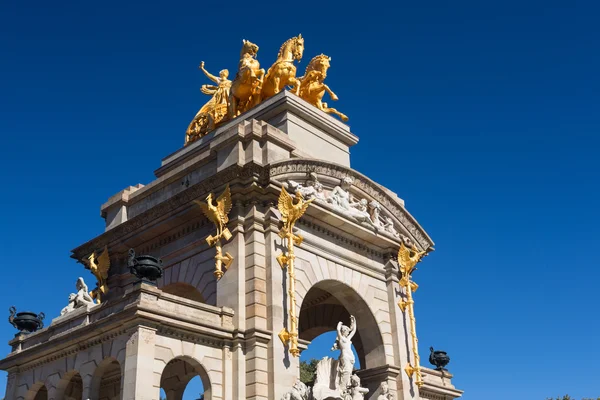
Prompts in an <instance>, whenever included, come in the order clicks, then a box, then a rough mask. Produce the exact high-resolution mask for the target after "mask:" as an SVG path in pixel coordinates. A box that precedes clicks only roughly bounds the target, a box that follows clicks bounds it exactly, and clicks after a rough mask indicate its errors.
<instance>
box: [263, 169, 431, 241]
mask: <svg viewBox="0 0 600 400" xmlns="http://www.w3.org/2000/svg"><path fill="white" fill-rule="evenodd" d="M298 172H301V173H305V174H306V173H311V172H313V173H315V174H317V175H322V176H327V177H332V178H337V179H339V180H343V179H344V178H347V177H350V178H352V179H353V183H352V186H353V187H356V188H358V189H360V190H361V191H362V192H364V193H365V194H366V195H367V196H370V197H371V199H372V200H375V201H377V202H378V203H379V204H380V205H381V206H382V207H384V208H385V209H387V210H388V211H389V212H390V213H391V214H392V215H393V216H394V217H395V218H397V219H398V221H399V222H400V224H401V226H402V228H403V230H405V231H406V232H407V233H408V234H409V235H410V236H411V237H412V238H413V239H414V240H415V241H416V242H417V243H418V244H419V245H420V246H421V247H422V248H423V249H425V250H428V249H430V248H432V247H433V245H434V243H433V241H432V240H431V238H430V237H429V236H428V235H427V233H425V231H424V230H423V228H421V227H420V226H419V224H418V223H417V222H416V220H415V219H414V218H413V216H412V215H410V214H409V213H408V211H406V210H405V209H404V207H402V206H401V204H400V200H399V199H394V198H392V196H390V195H389V194H388V193H387V192H386V191H385V190H383V189H382V188H381V186H379V185H378V184H376V183H375V182H373V181H372V180H370V179H369V178H367V177H366V176H364V175H362V174H360V173H358V172H356V171H354V170H352V169H350V168H347V167H343V166H341V165H337V164H333V163H329V162H326V161H322V160H311V159H289V160H283V161H278V162H275V163H273V164H271V166H270V169H269V177H270V178H271V179H273V178H275V179H277V178H279V180H281V181H286V180H287V179H289V178H286V175H289V174H290V173H298Z"/></svg>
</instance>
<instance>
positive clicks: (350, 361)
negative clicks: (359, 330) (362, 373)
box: [331, 315, 356, 390]
mask: <svg viewBox="0 0 600 400" xmlns="http://www.w3.org/2000/svg"><path fill="white" fill-rule="evenodd" d="M355 333H356V319H355V318H354V316H353V315H351V316H350V326H349V327H348V326H346V325H344V324H342V322H341V321H340V322H338V325H337V338H336V340H335V343H334V344H333V347H332V348H331V350H340V358H339V359H338V381H337V386H338V387H339V388H340V389H342V390H344V389H345V388H347V387H348V386H349V385H350V377H351V376H352V370H353V369H354V362H355V359H354V353H353V352H352V338H353V337H354V334H355Z"/></svg>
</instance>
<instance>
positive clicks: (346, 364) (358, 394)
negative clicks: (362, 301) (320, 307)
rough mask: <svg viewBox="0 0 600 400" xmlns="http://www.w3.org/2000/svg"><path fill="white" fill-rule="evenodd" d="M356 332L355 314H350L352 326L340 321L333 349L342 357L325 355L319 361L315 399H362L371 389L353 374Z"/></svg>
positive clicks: (314, 392) (313, 394)
mask: <svg viewBox="0 0 600 400" xmlns="http://www.w3.org/2000/svg"><path fill="white" fill-rule="evenodd" d="M355 334H356V319H355V318H354V316H352V315H351V316H350V326H346V325H344V324H343V323H342V322H339V323H338V325H337V338H336V340H335V343H334V344H333V347H332V348H331V350H332V351H335V350H340V357H339V358H338V359H337V360H334V359H332V358H330V357H325V358H323V359H322V360H321V361H319V362H318V363H317V371H316V378H315V384H314V387H313V388H312V399H313V400H325V399H329V400H330V399H337V400H362V399H363V398H364V395H365V393H367V392H368V391H369V390H368V389H365V388H361V387H360V379H359V378H358V376H356V375H352V370H353V369H354V361H355V359H354V353H353V352H352V338H353V337H354V335H355ZM286 400H287V399H286Z"/></svg>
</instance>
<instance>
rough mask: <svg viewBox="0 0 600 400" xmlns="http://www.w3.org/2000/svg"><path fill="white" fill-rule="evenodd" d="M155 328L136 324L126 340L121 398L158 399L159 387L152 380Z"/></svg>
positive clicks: (128, 399) (125, 399)
mask: <svg viewBox="0 0 600 400" xmlns="http://www.w3.org/2000/svg"><path fill="white" fill-rule="evenodd" d="M155 343H156V330H155V329H153V328H148V327H145V326H138V327H137V328H136V329H135V331H133V333H132V334H131V337H130V338H129V340H128V341H127V346H126V352H125V353H126V355H125V371H124V375H123V400H158V398H159V394H160V387H157V386H156V385H155V382H154V346H155Z"/></svg>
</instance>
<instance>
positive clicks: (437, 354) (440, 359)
mask: <svg viewBox="0 0 600 400" xmlns="http://www.w3.org/2000/svg"><path fill="white" fill-rule="evenodd" d="M429 350H430V351H431V353H430V354H429V362H430V363H431V364H432V365H435V366H436V367H437V368H436V369H435V370H436V371H448V370H447V369H446V368H445V367H446V365H448V363H449V362H450V357H449V356H448V354H446V352H445V351H441V350H435V351H434V350H433V347H430V348H429Z"/></svg>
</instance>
